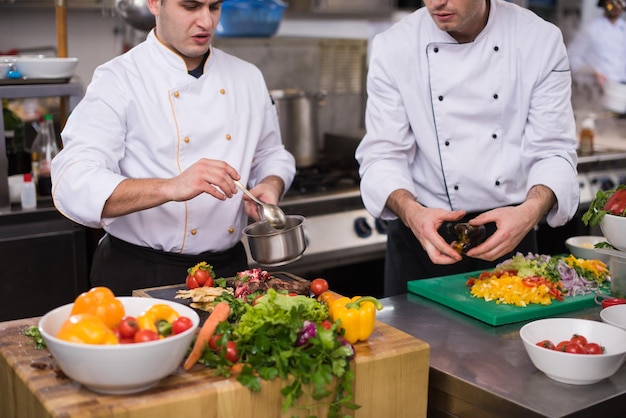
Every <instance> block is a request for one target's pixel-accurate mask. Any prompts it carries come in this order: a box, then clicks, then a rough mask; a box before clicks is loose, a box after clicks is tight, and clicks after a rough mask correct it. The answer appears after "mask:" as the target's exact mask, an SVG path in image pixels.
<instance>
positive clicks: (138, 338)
mask: <svg viewBox="0 0 626 418" xmlns="http://www.w3.org/2000/svg"><path fill="white" fill-rule="evenodd" d="M158 339H159V334H157V333H156V332H154V331H152V330H151V329H140V330H139V331H137V333H136V334H135V337H134V340H135V342H136V343H145V342H148V341H156V340H158Z"/></svg>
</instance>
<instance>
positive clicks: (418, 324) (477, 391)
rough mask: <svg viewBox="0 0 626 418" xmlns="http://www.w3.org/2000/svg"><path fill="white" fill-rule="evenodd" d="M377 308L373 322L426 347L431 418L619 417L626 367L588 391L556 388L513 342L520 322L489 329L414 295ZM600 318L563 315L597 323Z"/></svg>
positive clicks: (624, 402) (585, 313)
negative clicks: (379, 310) (413, 339)
mask: <svg viewBox="0 0 626 418" xmlns="http://www.w3.org/2000/svg"><path fill="white" fill-rule="evenodd" d="M382 302H383V304H384V305H385V308H384V309H383V311H381V312H379V313H378V317H377V318H378V319H379V320H380V321H382V322H385V323H387V324H389V325H391V326H393V327H395V328H398V329H400V330H402V331H404V332H406V333H408V334H410V335H412V336H414V337H416V338H418V339H420V340H423V341H426V342H427V343H428V344H430V375H429V395H428V416H429V417H430V418H436V417H463V418H467V417H480V418H489V417H494V418H496V417H497V418H502V417H507V418H513V417H523V418H528V417H598V418H599V417H602V418H607V417H624V416H626V366H624V367H622V368H621V369H620V370H619V371H618V372H617V374H615V375H614V376H613V377H611V378H610V379H606V380H604V381H602V382H599V383H596V384H594V385H585V386H577V385H568V384H564V383H559V382H556V381H553V380H551V379H549V378H548V377H546V376H545V375H544V374H543V373H542V372H540V371H538V370H537V369H536V368H535V367H534V366H533V364H532V363H531V361H530V359H529V358H528V355H527V354H526V351H525V350H524V347H523V345H522V341H521V339H520V337H519V329H520V328H521V327H522V326H523V325H524V324H525V323H526V322H520V323H516V324H510V325H503V326H500V327H493V326H490V325H488V324H485V323H482V322H480V321H478V320H475V319H473V318H471V317H469V316H466V315H464V314H461V313H459V312H457V311H454V310H452V309H448V308H447V307H445V306H442V305H439V304H437V303H435V302H432V301H430V300H428V299H425V298H422V297H420V296H417V295H413V294H406V295H400V296H394V297H390V298H385V299H382ZM599 313H600V307H599V306H598V307H592V308H588V309H585V310H581V311H577V312H573V313H572V314H570V315H563V316H570V317H580V318H586V319H592V320H598V321H599V320H600V315H599Z"/></svg>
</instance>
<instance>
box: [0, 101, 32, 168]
mask: <svg viewBox="0 0 626 418" xmlns="http://www.w3.org/2000/svg"><path fill="white" fill-rule="evenodd" d="M8 104H9V101H8V100H7V99H2V119H3V122H4V142H5V147H6V155H7V160H8V162H9V172H8V175H9V176H12V175H14V174H23V173H29V172H30V170H31V167H30V158H29V156H28V153H27V152H26V150H25V148H24V147H25V144H26V141H25V137H26V135H25V130H24V122H23V121H22V119H20V118H19V116H17V115H16V114H15V113H14V112H13V111H12V110H11V109H9V106H8Z"/></svg>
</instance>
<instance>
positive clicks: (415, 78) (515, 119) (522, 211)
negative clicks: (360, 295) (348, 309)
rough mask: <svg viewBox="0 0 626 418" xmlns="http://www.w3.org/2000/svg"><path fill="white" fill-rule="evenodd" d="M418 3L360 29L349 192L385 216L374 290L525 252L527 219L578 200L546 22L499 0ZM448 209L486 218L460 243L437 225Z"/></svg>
mask: <svg viewBox="0 0 626 418" xmlns="http://www.w3.org/2000/svg"><path fill="white" fill-rule="evenodd" d="M424 4H425V6H426V7H423V8H420V9H418V10H417V11H415V12H413V13H412V14H410V15H408V16H406V17H405V18H404V19H403V20H401V21H399V22H397V23H396V24H395V25H394V26H392V27H391V28H389V29H388V30H387V31H385V32H383V33H381V34H378V35H377V36H376V37H375V38H374V40H373V44H372V49H371V56H370V65H369V71H368V75H367V94H368V100H367V109H366V117H365V122H366V134H365V136H364V138H363V140H362V141H361V143H360V144H359V146H358V148H357V151H356V159H357V160H358V162H359V164H360V168H359V170H360V175H361V194H362V197H363V202H364V204H365V206H366V207H367V209H368V211H369V212H370V213H371V214H372V215H373V216H375V217H379V218H382V219H386V220H388V221H389V223H388V240H387V254H386V260H385V279H384V281H385V289H384V292H385V295H386V296H390V295H395V294H399V293H406V291H407V289H406V283H407V281H410V280H415V279H423V278H428V277H437V276H444V275H449V274H457V273H461V272H469V271H474V270H480V269H487V268H490V267H493V266H494V265H495V264H496V263H497V262H499V261H501V260H504V259H505V258H507V257H509V256H512V255H514V253H515V252H517V251H522V252H523V253H527V252H536V251H537V244H536V238H535V236H534V228H535V227H536V225H537V224H538V223H539V222H540V221H541V220H542V219H543V218H544V217H547V222H548V224H549V225H551V226H553V227H556V226H559V225H563V224H565V223H566V222H567V221H568V220H570V219H571V218H572V217H573V216H574V214H575V212H576V210H577V207H578V198H579V186H578V180H577V170H576V165H577V156H576V137H575V134H576V128H575V124H574V114H573V110H572V106H571V101H570V94H571V75H570V71H569V63H568V60H567V55H566V49H565V45H564V43H563V39H562V36H561V32H560V31H559V29H558V28H556V27H555V26H554V25H552V24H550V23H548V22H545V21H544V20H542V19H540V18H539V17H537V15H535V14H534V13H533V12H531V11H529V10H526V9H524V8H521V7H519V6H517V5H515V4H512V3H508V2H505V1H503V0H425V1H424ZM457 222H469V223H470V224H471V225H473V226H475V227H477V226H480V225H484V226H485V227H486V230H487V238H486V240H485V241H484V242H482V244H480V245H478V246H476V247H474V248H472V249H470V250H469V251H468V252H467V253H466V254H465V256H463V255H462V254H460V252H457V251H456V250H455V249H454V248H453V246H452V245H451V243H452V242H453V241H454V240H455V239H456V236H455V234H454V232H453V233H452V234H450V235H448V233H447V229H448V228H447V224H448V223H451V224H455V223H457ZM453 231H454V230H453Z"/></svg>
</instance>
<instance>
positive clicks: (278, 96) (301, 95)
mask: <svg viewBox="0 0 626 418" xmlns="http://www.w3.org/2000/svg"><path fill="white" fill-rule="evenodd" d="M270 94H271V95H272V98H273V99H274V103H276V106H277V107H278V121H279V123H280V132H281V135H282V138H283V144H285V148H287V150H288V151H289V152H291V153H292V154H293V156H294V158H295V159H296V166H297V167H302V168H304V167H310V166H312V165H314V164H315V163H316V162H317V160H318V157H319V148H320V144H319V140H318V130H317V109H318V106H319V105H320V103H321V101H322V100H323V99H324V97H325V94H324V93H307V92H306V91H304V90H298V89H281V90H271V91H270Z"/></svg>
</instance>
